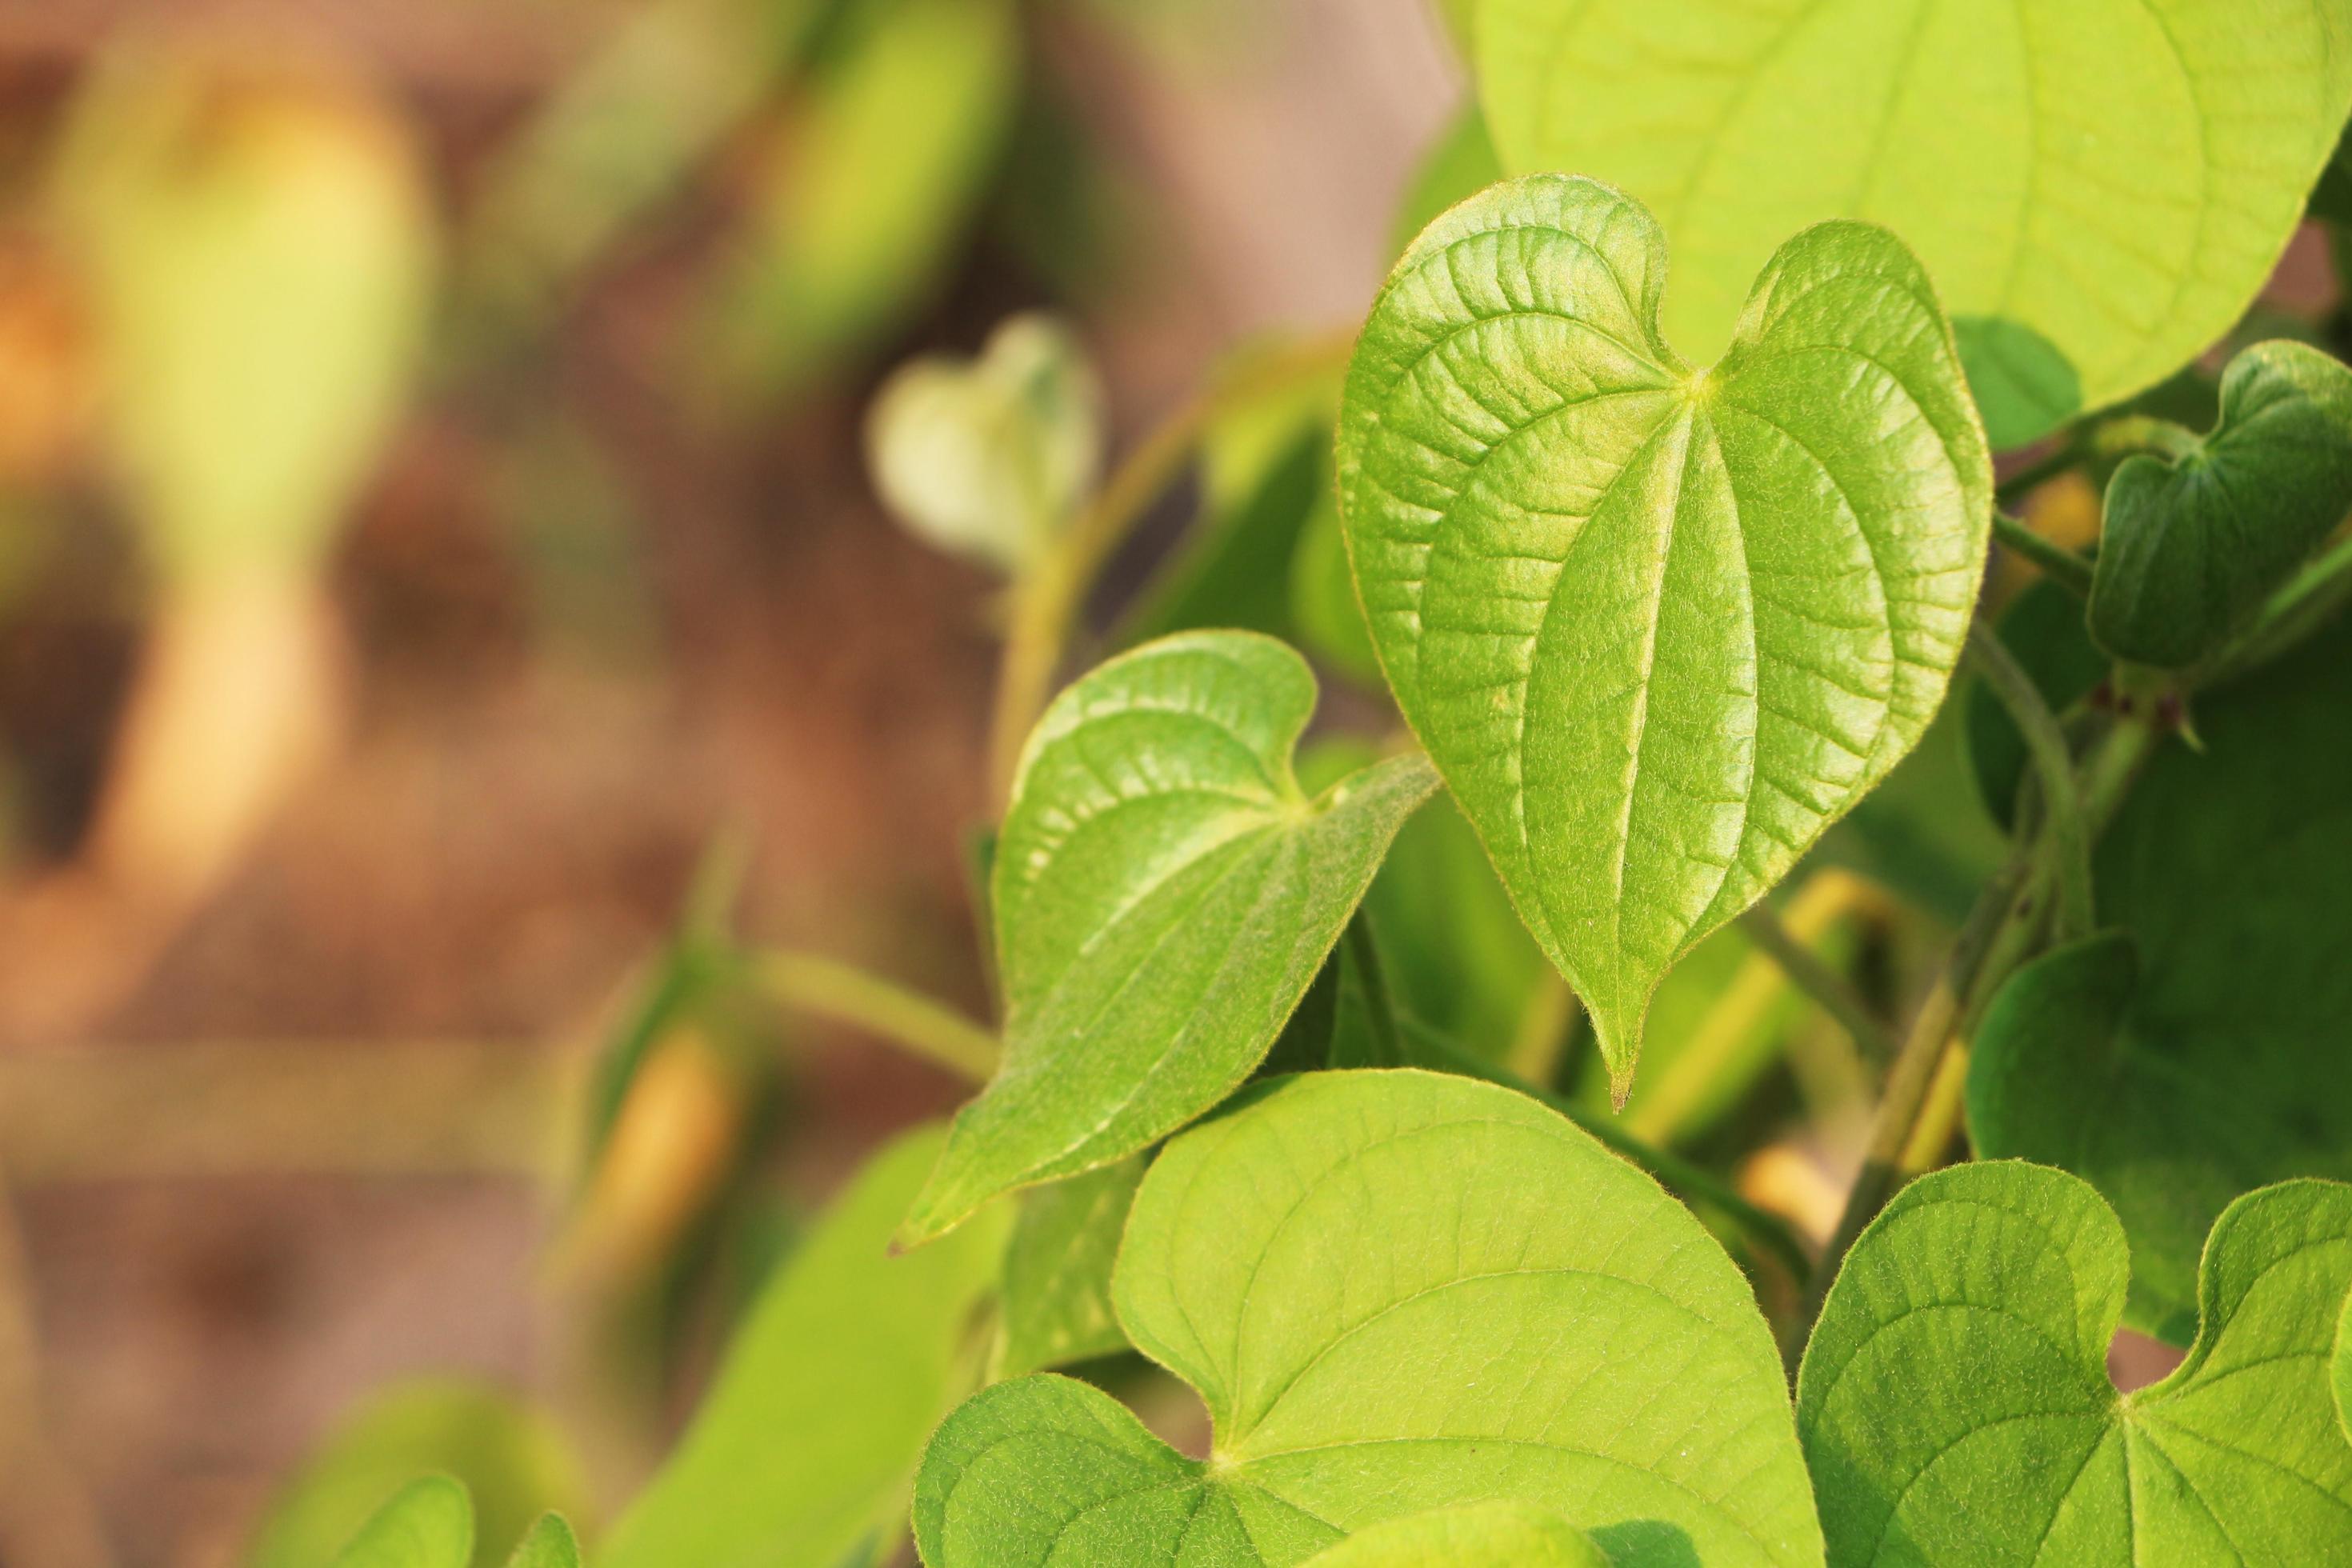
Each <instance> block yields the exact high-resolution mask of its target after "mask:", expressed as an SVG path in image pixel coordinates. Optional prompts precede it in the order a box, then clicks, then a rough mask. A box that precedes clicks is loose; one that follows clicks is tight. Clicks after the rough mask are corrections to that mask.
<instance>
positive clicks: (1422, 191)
mask: <svg viewBox="0 0 2352 1568" xmlns="http://www.w3.org/2000/svg"><path fill="white" fill-rule="evenodd" d="M1502 177H1503V163H1502V160H1501V159H1499V158H1497V157H1496V156H1495V142H1494V138H1492V137H1491V136H1488V135H1487V134H1486V116H1485V115H1484V114H1482V113H1480V112H1479V111H1478V106H1477V104H1475V103H1465V104H1464V105H1463V106H1462V110H1461V111H1460V112H1459V113H1457V114H1456V115H1454V119H1453V121H1451V122H1450V123H1449V124H1448V125H1447V126H1446V127H1445V129H1444V131H1443V132H1440V133H1439V134H1438V138H1437V140H1436V141H1435V142H1432V143H1430V147H1429V151H1428V152H1426V153H1423V154H1422V159H1421V163H1420V166H1419V167H1417V168H1416V169H1414V170H1413V174H1412V183H1411V184H1408V185H1406V186H1405V192H1404V201H1403V204H1402V205H1400V206H1399V207H1398V208H1397V216H1396V223H1395V225H1394V226H1392V227H1391V229H1390V231H1389V250H1390V253H1391V255H1396V256H1402V255H1403V254H1404V252H1405V247H1408V246H1410V245H1412V242H1413V237H1415V236H1416V235H1418V234H1420V233H1421V231H1422V230H1423V229H1424V228H1427V227H1428V226H1430V225H1431V224H1432V223H1433V222H1434V221H1435V220H1436V217H1437V215H1438V214H1440V213H1442V212H1444V210H1445V209H1446V208H1448V207H1450V206H1452V205H1454V204H1455V203H1457V202H1465V201H1468V200H1469V199H1470V198H1471V197H1472V196H1475V195H1477V194H1478V193H1479V192H1480V191H1483V190H1485V189H1486V187H1487V186H1488V185H1491V184H1494V183H1495V182H1496V181H1497V180H1499V179H1501V178H1502Z"/></svg>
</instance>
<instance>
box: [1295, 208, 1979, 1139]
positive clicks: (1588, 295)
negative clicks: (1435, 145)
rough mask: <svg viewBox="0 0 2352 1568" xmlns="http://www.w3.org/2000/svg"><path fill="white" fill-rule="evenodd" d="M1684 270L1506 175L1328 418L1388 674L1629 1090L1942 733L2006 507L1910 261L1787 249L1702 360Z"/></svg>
mask: <svg viewBox="0 0 2352 1568" xmlns="http://www.w3.org/2000/svg"><path fill="white" fill-rule="evenodd" d="M1665 268H1666V258H1665V244H1664V237H1662V236H1661V235H1660V233H1659V231H1658V228H1657V226H1656V225H1655V224H1654V223H1653V222H1652V221H1651V219H1650V217H1649V215H1648V214H1647V213H1645V212H1644V211H1643V209H1642V208H1641V206H1640V205H1637V204H1636V203H1634V202H1633V201H1632V200H1630V199H1628V198H1627V197H1625V196H1623V195H1619V194H1618V193H1617V192H1615V191H1612V190H1611V189H1609V188H1608V187H1606V186H1604V185H1599V184H1593V183H1592V182H1591V181H1589V180H1582V179H1564V178H1558V177H1553V176H1536V177H1532V178H1528V179H1522V180H1517V181H1513V182H1511V183H1508V184H1501V185H1496V186H1494V187H1493V188H1491V189H1489V190H1488V191H1486V192H1485V193H1484V194H1482V195H1479V196H1477V197H1475V198H1474V199H1472V200H1471V201H1469V202H1466V203H1465V204H1463V205H1461V206H1458V207H1456V208H1454V210H1453V211H1452V212H1450V213H1448V214H1447V215H1446V216H1444V217H1442V218H1440V219H1439V220H1438V221H1437V222H1436V223H1435V224H1433V225H1432V226H1430V227H1429V228H1428V229H1427V230H1425V231H1424V232H1423V235H1422V237H1421V238H1420V239H1419V240H1418V241H1416V242H1415V243H1414V245H1413V247H1412V249H1411V250H1410V251H1408V252H1407V253H1406V255H1405V258H1404V259H1403V260H1402V261H1401V262H1400V263H1398V265H1397V269H1396V271H1395V272H1394V273H1393V274H1391V277H1390V279H1389V282H1388V285H1387V287H1386V288H1385V289H1383V290H1382V291H1381V296H1380V299H1379V301H1378V302H1377V303H1376V304H1375V305H1374V306H1373V308H1372V315H1371V320H1370V321H1369V322H1368V323H1367V324H1366V326H1365V328H1364V334H1363V337H1362V339H1361V341H1360V342H1359V343H1358V345H1357V349H1356V357H1355V362H1354V364H1353V366H1352V368H1351V369H1350V371H1349V379H1348V388H1347V394H1346V397H1345V400H1344V403H1343V405H1342V409H1341V415H1340V426H1339V441H1340V453H1339V485H1340V500H1341V505H1342V507H1343V509H1344V510H1345V513H1346V521H1347V530H1348V546H1349V555H1350V557H1351V559H1352V561H1353V563H1354V566H1355V573H1356V583H1357V587H1358V589H1359V591H1360V595H1361V596H1362V598H1363V602H1364V609H1365V613H1366V615H1367V616H1368V618H1369V619H1370V623H1371V628H1372V640H1373V643H1374V646H1375V647H1378V648H1379V650H1380V655H1381V664H1382V666H1383V667H1384V668H1386V670H1387V672H1388V677H1389V682H1390V684H1391V687H1393V688H1394V689H1395V691H1396V696H1397V701H1398V703H1399V705H1400V706H1401V707H1402V709H1403V710H1404V715H1405V718H1406V719H1407V720H1408V721H1410V722H1411V723H1412V727H1413V730H1414V731H1415V732H1416V733H1417V734H1418V735H1419V736H1420V737H1421V740H1422V743H1423V745H1424V746H1426V747H1427V748H1428V749H1429V754H1430V756H1431V757H1432V758H1433V760H1434V761H1435V762H1436V763H1437V765H1438V767H1439V769H1440V770H1441V771H1443V772H1444V774H1445V780H1446V783H1447V784H1449V785H1450V786H1451V787H1452V789H1453V791H1454V798H1455V799H1456V800H1458V801H1459V802H1460V803H1461V805H1462V809H1463V811H1464V813H1465V815H1467V816H1469V818H1470V820H1471V823H1472V825H1473V826H1475V827H1476V828H1477V829H1478V832H1479V836H1480V837H1482V838H1483V839H1484V840H1485V842H1486V849H1487V852H1488V854H1489V855H1491V856H1492V857H1493V858H1494V860H1495V864H1496V868H1497V869H1498V870H1499V871H1500V872H1501V874H1502V879H1503V883H1504V885H1505V886H1506V887H1507V888H1508V889H1510V891H1511V894H1512V897H1513V899H1514V900H1516V901H1517V905H1518V908H1519V913H1520V915H1521V917H1522V918H1523V919H1524V920H1526V921H1527V923H1528V927H1529V929H1531V930H1532V931H1534V932H1535V934H1536V937H1537V940H1538V942H1541V943H1542V944H1543V947H1544V949H1545V951H1546V952H1548V953H1549V955H1550V957H1551V959H1552V962H1553V963H1556V964H1558V965H1559V968H1560V970H1561V972H1562V973H1565V974H1566V975H1567V976H1568V978H1569V980H1570V983H1571V984H1574V985H1575V987H1576V989H1577V992H1578V994H1580V995H1581V996H1582V997H1583V999H1584V1001H1585V1004H1586V1005H1587V1006H1588V1008H1589V1009H1590V1010H1591V1015H1592V1018H1593V1021H1594V1023H1595V1025H1596V1026H1597V1028H1598V1030H1599V1035H1600V1040H1601V1049H1602V1053H1603V1055H1604V1057H1605V1058H1606V1059H1607V1061H1608V1064H1609V1068H1610V1072H1611V1076H1612V1079H1613V1080H1614V1083H1615V1087H1616V1090H1617V1092H1618V1094H1619V1095H1620V1096H1621V1097H1622V1094H1623V1092H1624V1090H1625V1089H1626V1088H1627V1087H1628V1085H1629V1084H1630V1082H1631V1079H1632V1075H1633V1062H1634V1058H1635V1056H1636V1054H1637V1052H1638V1049H1639V1047H1640V1043H1641V1029H1642V1017H1643V1012H1644V1010H1645V1009H1646V1007H1647V1005H1648V1003H1649V999H1650V994H1651V992H1652V991H1653V990H1654V988H1655V987H1656V985H1657V983H1658V980H1659V977H1660V976H1661V975H1663V974H1664V973H1665V971H1666V969H1667V968H1668V967H1669V966H1670V965H1671V964H1672V963H1674V962H1675V959H1676V958H1678V957H1680V956H1681V955H1682V954H1683V953H1685V952H1688V951H1689V949H1690V948H1691V946H1692V945H1693V944H1694V943H1696V942H1698V941H1699V940H1700V939H1701V938H1703V937H1705V936H1706V934H1707V932H1709V931H1713V930H1715V929H1716V928H1717V927H1718V926H1720V925H1722V924H1723V923H1724V922H1725V921H1728V920H1730V919H1731V918H1732V917H1733V916H1734V915H1736V914H1738V912H1739V911H1740V910H1743V909H1745V908H1747V907H1748V905H1749V904H1751V903H1753V902H1754V901H1755V900H1757V898H1758V897H1759V896H1760V895H1761V894H1762V893H1763V892H1764V890H1765V889H1768V888H1769V887H1770V886H1771V885H1772V884H1773V883H1774V882H1775V881H1777V880H1778V879H1780V877H1781V876H1782V875H1784V874H1785V873H1786V872H1787V871H1788V869H1789V868H1790V866H1792V865H1793V864H1795V862H1796V860H1797V858H1798V857H1799V856H1801V854H1802V853H1803V852H1804V850H1805V848H1806V847H1808V846H1809V845H1811V843H1812V842H1813V841H1814V840H1815V839H1816V838H1818V837H1820V836H1821V833H1822V829H1823V828H1824V827H1826V826H1828V825H1829V824H1830V823H1831V822H1832V821H1833V820H1834V819H1835V818H1836V817H1837V816H1839V815H1840V814H1841V813H1842V812H1843V811H1844V810H1845V809H1846V808H1847V807H1848V806H1850V805H1853V803H1854V801H1855V800H1856V799H1858V798H1859V797H1860V796H1861V795H1863V794H1864V792H1865V791H1867V790H1868V789H1869V788H1870V787H1871V786H1872V785H1873V784H1875V783H1877V782H1878V780H1879V779H1881V778H1883V777H1884V776H1885V773H1886V772H1887V770H1888V769H1890V768H1892V767H1893V766H1894V765H1895V763H1896V762H1897V761H1898V760H1899V759H1900V758H1901V757H1902V755H1903V753H1904V752H1906V751H1908V750H1909V749H1910V748H1911V746H1912V744H1913V743H1914V742H1916V740H1917V739H1918V738H1919V735H1920V732H1921V731H1923V730H1925V729H1926V727H1927V721H1928V720H1929V719H1930V718H1931V717H1932V716H1933V715H1934V713H1935V710H1936V706H1937V703H1938V702H1939V701H1940V700H1942V698H1943V694H1944V689H1945V685H1946V683H1947V681H1948V679H1949V678H1950V675H1951V670H1952V666H1953V664H1954V662H1955V661H1956V660H1957V659H1958V657H1959V647H1960V641H1961V638H1962V637H1963V635H1964V633H1965V631H1966V629H1967V625H1968V616H1969V606H1970V605H1971V604H1972V603H1973V602H1974V600H1975V597H1976V590H1977V581H1978V578H1979V574H1980V573H1981V571H1982V569H1983V563H1984V552H1985V542H1986V537H1987V533H1988V531H1989V529H1990V506H1991V500H1992V472H1991V468H1990V458H1988V456H1987V453H1986V449H1985V442H1984V432H1983V430H1982V429H1981V428H1980V427H1979V425H1978V423H1977V417H1976V412H1975V409H1974V407H1973V406H1972V405H1970V403H1969V397H1968V392H1967V389H1966V387H1965V386H1964V385H1963V384H1962V382H1961V378H1960V369H1959V360H1958V354H1957V353H1956V352H1955V350H1954V349H1953V346H1952V337H1951V332H1950V330H1949V329H1948V326H1947V325H1946V323H1945V321H1944V318H1943V316H1942V314H1941V313H1940V312H1939V311H1938V310H1937V307H1936V300H1935V295H1934V292H1933V290H1932V289H1930V288H1929V287H1928V284H1927V277H1926V275H1925V274H1924V273H1922V272H1921V271H1920V269H1919V267H1918V264H1917V263H1916V261H1914V260H1913V259H1912V258H1911V256H1910V254H1909V253H1908V252H1907V251H1906V250H1905V249H1904V248H1903V247H1902V245H1901V244H1900V243H1899V242H1897V241H1896V240H1895V238H1894V237H1893V236H1891V235H1888V234H1886V233H1885V232H1884V231H1882V230H1878V229H1874V228H1870V227H1867V226H1863V225H1859V224H1850V223H1848V224H1825V225H1822V226H1820V227H1818V228H1814V229H1811V230H1809V231H1807V232H1806V233H1804V234H1801V235H1799V236H1798V237H1796V238H1794V239H1792V240H1790V242H1789V243H1788V244H1787V245H1786V246H1784V247H1782V248H1781V250H1780V253H1779V254H1778V255H1777V256H1775V257H1774V258H1772V261H1771V263H1770V265H1769V266H1768V267H1767V268H1765V270H1764V273H1763V275H1762V277H1760V278H1759V279H1758V280H1757V283H1756V290H1755V293H1754V295H1753V296H1752V297H1751V299H1750V300H1749V302H1748V313H1747V315H1746V316H1745V317H1744V318H1742V321H1741V324H1740V328H1739V332H1738V341H1737V342H1735V343H1734V344H1733V346H1732V348H1731V350H1730V351H1729V353H1727V354H1726V355H1725V356H1724V358H1723V360H1722V362H1721V363H1718V364H1717V365H1716V366H1715V367H1714V368H1713V369H1711V370H1707V371H1694V370H1692V369H1691V368H1690V367H1689V366H1688V365H1686V364H1685V363H1684V362H1683V361H1682V360H1681V359H1680V358H1678V357H1677V356H1676V355H1675V353H1674V351H1673V350H1671V349H1669V348H1668V347H1667V346H1666V344H1665V342H1664V341H1663V340H1662V339H1661V338H1660V337H1659V335H1658V329H1657V317H1658V307H1659V300H1660V295H1661V292H1662V290H1663V289H1664V283H1665Z"/></svg>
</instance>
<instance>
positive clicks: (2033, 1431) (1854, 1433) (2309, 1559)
mask: <svg viewBox="0 0 2352 1568" xmlns="http://www.w3.org/2000/svg"><path fill="white" fill-rule="evenodd" d="M2127 1274H2128V1258H2127V1253H2126V1247H2125V1242H2124V1233H2123V1227H2122V1226H2121V1225H2119V1224H2118V1223H2117V1222H2116V1217H2115V1215H2114V1213H2113V1211H2112V1210H2110V1209H2109V1208H2108V1207H2107V1206H2106V1205H2105V1204H2104V1203H2103V1202H2101V1201H2100V1199H2099V1196H2098V1194H2096V1193H2095V1192H2094V1191H2093V1190H2092V1189H2091V1188H2090V1187H2089V1186H2088V1185H2087V1184H2084V1183H2083V1182H2081V1181H2080V1180H2078V1179H2076V1178H2075V1177H2073V1176H2070V1175H2067V1174H2065V1173H2063V1172H2059V1171H2053V1170H2050V1169H2048V1168H2047V1167H2044V1166H2039V1165H2027V1164H2021V1163H2011V1162H1994V1163H1979V1164H1971V1165H1961V1166H1956V1167H1953V1168H1951V1169H1949V1170H1946V1171H1941V1172H1938V1173H1935V1174H1933V1175H1930V1176H1927V1177H1924V1178H1922V1179H1921V1180H1919V1181H1916V1182H1915V1183H1913V1184H1911V1185H1910V1186H1908V1187H1906V1188H1905V1189H1904V1190H1903V1192H1902V1193H1900V1194H1897V1196H1896V1197H1895V1201H1894V1202H1893V1203H1892V1204H1890V1205H1888V1206H1887V1208H1886V1210H1885V1213H1884V1214H1882V1215H1880V1216H1879V1218H1878V1219H1877V1220H1875V1221H1874V1222H1873V1224H1872V1226H1871V1227H1870V1228H1869V1229H1868V1230H1867V1231H1865V1232H1864V1234H1863V1237H1862V1238H1861V1240H1860V1241H1858V1242H1857V1243H1856V1244H1855V1246H1854V1248H1853V1252H1852V1253H1851V1254H1850V1255H1849V1257H1848V1258H1847V1260H1846V1263H1845V1266H1844V1268H1843V1270H1842V1271H1841V1272H1840V1274H1839V1277H1838V1280H1837V1283H1836V1285H1835V1286H1834V1287H1833V1288H1832V1290H1831V1292H1830V1296H1829V1300H1828V1301H1827V1303H1826V1304H1825V1306H1824V1307H1823V1310H1822V1318H1821V1321H1820V1323H1819V1325H1818V1326H1817V1327H1816V1328H1815V1330H1814V1332H1813V1339H1812V1342H1811V1345H1810V1346H1808V1347H1807V1350H1806V1352H1805V1362H1804V1366H1803V1369H1802V1371H1801V1374H1800V1377H1799V1381H1798V1394H1797V1408H1798V1425H1799V1427H1800V1429H1801V1432H1802V1433H1803V1436H1804V1442H1805V1451H1806V1457H1807V1458H1808V1459H1809V1461H1810V1462H1811V1466H1812V1471H1813V1479H1814V1485H1815V1487H1816V1488H1817V1489H1818V1491H1819V1493H1820V1499H1821V1508H1822V1527H1823V1529H1824V1531H1826V1532H1827V1534H1828V1537H1829V1554H1830V1562H1831V1563H1832V1564H1835V1565H1837V1568H1848V1565H1853V1568H1860V1565H1863V1564H1875V1563H1885V1564H1895V1563H1904V1564H1910V1563H1936V1564H1937V1565H1938V1568H1943V1565H1946V1564H1954V1565H1967V1564H1979V1563H1983V1564H1993V1563H2066V1564H2068V1565H2069V1568H2076V1565H2079V1568H2133V1565H2139V1564H2146V1565H2147V1568H2155V1565H2157V1564H2176V1563H2270V1564H2280V1565H2284V1564H2288V1563H2335V1562H2346V1561H2352V1442H2347V1439H2346V1437H2345V1434H2344V1432H2343V1430H2342V1428H2341V1426H2339V1424H2338V1422H2337V1420H2336V1413H2335V1411H2334V1410H2333V1409H2332V1408H2331V1403H2330V1399H2329V1394H2328V1388H2327V1370H2326V1363H2327V1357H2328V1352H2329V1349H2330V1346H2331V1344H2332V1342H2333V1339H2334V1336H2335V1331H2336V1314H2337V1311H2338V1309H2339V1307H2340V1304H2341V1303H2342V1301H2343V1300H2344V1298H2345V1294H2346V1291H2347V1288H2352V1187H2347V1186H2344V1185H2342V1184H2336V1183H2333V1182H2312V1181H2305V1182H2293V1183H2288V1184H2284V1185H2281V1186H2275V1187H2268V1188H2264V1189H2263V1190H2262V1191H2261V1192H2258V1193H2255V1194H2251V1195H2249V1196H2247V1197H2245V1198H2242V1199H2241V1200H2239V1202H2238V1203H2236V1204H2235V1205H2231V1208H2230V1209H2229V1210H2228V1212H2226V1213H2225V1214H2224V1215H2222V1217H2221V1220H2220V1221H2219V1222H2218V1223H2217V1224H2216V1225H2215V1226H2214V1229H2213V1235H2212V1237H2211V1239H2210V1242H2209V1243H2208V1244H2207V1247H2206V1250H2205V1258H2204V1265H2203V1269H2202V1272H2201V1275H2200V1289H2199V1297H2200V1305H2201V1307H2202V1309H2203V1323H2202V1325H2201V1327H2200V1331H2199V1334H2198V1338H2197V1342H2196V1344H2195V1345H2194V1347H2193V1348H2191V1350H2190V1351H2189V1357H2188V1359H2187V1360H2186V1361H2185V1362H2184V1363H2182V1364H2181V1366H2180V1367H2179V1370H2178V1371H2176V1372H2175V1373H2173V1374H2172V1375H2171V1376H2170V1377H2168V1378H2167V1379H2166V1380H2165V1381H2164V1382H2162V1383H2160V1384H2156V1385H2154V1386H2152V1387H2149V1388H2146V1389H2143V1390H2141V1391H2140V1392H2138V1393H2137V1394H2130V1395H2127V1396H2126V1395H2118V1394H2116V1389H2115V1385H2114V1384H2112V1383H2110V1382H2109V1381H2108V1378H2107V1373H2106V1353H2107V1345H2108V1341H2109V1340H2110V1339H2111V1338H2112V1336H2113V1334H2114V1332H2115V1329H2116V1322H2117V1320H2118V1318H2119V1317H2120V1315H2121V1312H2122V1310H2123V1303H2124V1294H2125V1285H2126V1278H2127Z"/></svg>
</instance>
